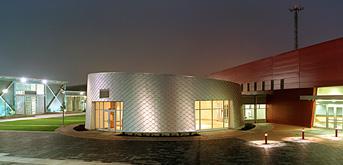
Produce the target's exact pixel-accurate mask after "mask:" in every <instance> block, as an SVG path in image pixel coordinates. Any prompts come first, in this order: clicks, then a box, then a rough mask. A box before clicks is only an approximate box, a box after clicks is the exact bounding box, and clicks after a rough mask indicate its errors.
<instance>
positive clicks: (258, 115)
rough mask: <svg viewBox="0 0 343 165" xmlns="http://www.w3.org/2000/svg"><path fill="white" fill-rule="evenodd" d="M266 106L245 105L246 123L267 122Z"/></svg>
mask: <svg viewBox="0 0 343 165" xmlns="http://www.w3.org/2000/svg"><path fill="white" fill-rule="evenodd" d="M266 109H267V108H266V104H256V112H255V104H244V105H243V114H244V120H246V121H256V122H257V121H265V120H266Z"/></svg>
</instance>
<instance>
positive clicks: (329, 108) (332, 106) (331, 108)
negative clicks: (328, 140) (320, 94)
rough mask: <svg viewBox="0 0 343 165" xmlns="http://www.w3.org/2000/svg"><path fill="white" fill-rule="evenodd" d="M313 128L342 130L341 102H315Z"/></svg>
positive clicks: (342, 109)
mask: <svg viewBox="0 0 343 165" xmlns="http://www.w3.org/2000/svg"><path fill="white" fill-rule="evenodd" d="M313 126H315V127H322V128H337V129H342V128H343V100H321V99H320V100H316V111H315V117H314V124H313Z"/></svg>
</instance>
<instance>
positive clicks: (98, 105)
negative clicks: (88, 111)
mask: <svg viewBox="0 0 343 165" xmlns="http://www.w3.org/2000/svg"><path fill="white" fill-rule="evenodd" d="M93 113H94V121H95V128H96V129H99V130H104V131H113V132H121V131H122V129H123V102H121V101H97V102H93Z"/></svg>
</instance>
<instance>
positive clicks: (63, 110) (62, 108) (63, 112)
mask: <svg viewBox="0 0 343 165" xmlns="http://www.w3.org/2000/svg"><path fill="white" fill-rule="evenodd" d="M61 111H62V125H63V127H64V116H65V111H66V107H65V103H64V102H63V103H62V105H61Z"/></svg>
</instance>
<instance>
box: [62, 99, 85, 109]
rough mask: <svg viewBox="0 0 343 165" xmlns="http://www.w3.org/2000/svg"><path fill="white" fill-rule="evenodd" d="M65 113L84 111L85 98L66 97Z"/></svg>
mask: <svg viewBox="0 0 343 165" xmlns="http://www.w3.org/2000/svg"><path fill="white" fill-rule="evenodd" d="M66 100H67V101H66V104H67V111H70V112H84V111H86V96H66Z"/></svg>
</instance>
